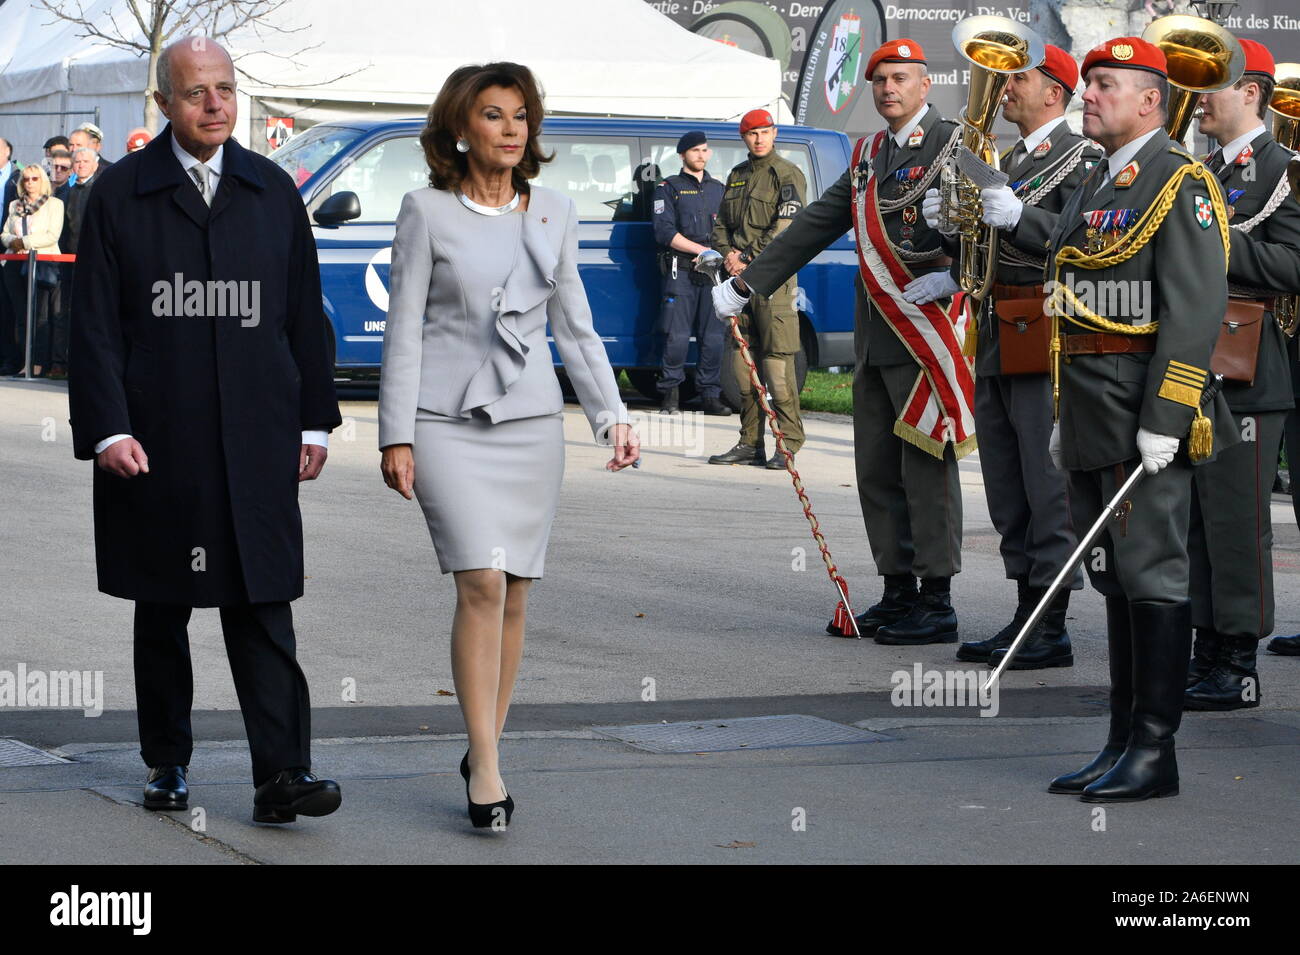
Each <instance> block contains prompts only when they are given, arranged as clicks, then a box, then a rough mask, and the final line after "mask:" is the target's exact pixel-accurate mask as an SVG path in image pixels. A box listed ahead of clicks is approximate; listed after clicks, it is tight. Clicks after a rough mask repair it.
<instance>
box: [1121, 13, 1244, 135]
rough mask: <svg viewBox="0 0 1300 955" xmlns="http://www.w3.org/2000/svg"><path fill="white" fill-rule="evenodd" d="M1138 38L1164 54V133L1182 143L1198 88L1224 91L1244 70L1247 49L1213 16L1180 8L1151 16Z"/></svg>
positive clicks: (1206, 90)
mask: <svg viewBox="0 0 1300 955" xmlns="http://www.w3.org/2000/svg"><path fill="white" fill-rule="evenodd" d="M1142 39H1144V40H1146V41H1147V42H1148V43H1154V44H1155V45H1156V46H1158V47H1160V52H1162V53H1164V55H1165V61H1166V62H1167V64H1168V68H1169V102H1168V103H1166V104H1165V108H1166V110H1167V111H1168V114H1169V119H1168V121H1167V122H1166V123H1165V132H1166V133H1168V134H1169V138H1170V139H1172V140H1174V141H1175V142H1179V143H1181V142H1182V141H1183V139H1184V138H1185V137H1186V136H1187V128H1188V127H1189V126H1191V124H1192V116H1193V114H1194V113H1195V112H1196V107H1197V102H1198V101H1199V100H1200V98H1201V94H1202V93H1217V92H1218V91H1219V90H1225V89H1227V88H1228V87H1229V86H1231V85H1232V84H1233V83H1236V82H1237V80H1239V79H1241V74H1242V73H1244V72H1245V70H1246V54H1245V52H1243V51H1242V49H1241V44H1240V43H1238V42H1237V38H1236V37H1234V36H1233V35H1232V34H1231V33H1229V32H1228V31H1227V30H1225V29H1224V28H1223V27H1221V26H1219V25H1218V24H1217V23H1215V22H1214V21H1213V20H1206V19H1205V18H1203V17H1194V16H1190V15H1188V14H1184V13H1179V14H1174V15H1173V16H1168V17H1160V18H1159V19H1158V20H1152V21H1151V23H1150V25H1149V26H1148V27H1147V28H1146V29H1145V30H1143V31H1142Z"/></svg>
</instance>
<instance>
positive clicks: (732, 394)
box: [721, 349, 808, 411]
mask: <svg viewBox="0 0 1300 955" xmlns="http://www.w3.org/2000/svg"><path fill="white" fill-rule="evenodd" d="M750 354H751V356H752V354H753V353H752V352H751V353H750ZM721 377H722V400H723V401H724V402H725V403H726V404H727V405H728V406H729V407H730V408H731V410H732V411H740V383H739V382H737V381H736V373H735V371H734V366H733V365H732V363H731V352H730V350H728V352H727V355H726V360H725V362H724V365H723V368H722V376H721ZM794 377H795V381H797V382H798V384H799V390H800V391H803V384H804V382H805V381H806V380H807V378H808V355H807V353H806V352H804V350H803V349H800V350H799V354H797V355H795V356H794ZM758 379H759V381H761V382H763V384H764V386H766V385H767V380H766V379H765V378H764V377H763V365H762V363H761V362H759V364H758Z"/></svg>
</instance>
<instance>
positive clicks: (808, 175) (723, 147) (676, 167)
mask: <svg viewBox="0 0 1300 955" xmlns="http://www.w3.org/2000/svg"><path fill="white" fill-rule="evenodd" d="M645 142H646V145H647V147H648V149H649V152H650V161H651V162H652V163H654V164H655V165H656V166H658V167H659V172H660V174H661V177H662V176H671V175H673V174H674V173H676V172H680V171H681V168H682V161H681V159H680V158H679V157H678V155H677V140H675V139H673V140H659V139H647V140H645ZM709 146H710V147H711V148H712V149H713V155H712V156H711V157H710V158H709V166H708V170H709V175H710V176H712V177H713V178H714V179H722V178H723V177H725V176H726V175H727V173H729V172H730V171H731V170H732V169H733V168H734V167H735V166H738V165H739V164H740V163H742V162H744V161H745V157H746V156H748V155H749V150H747V149H746V148H745V144H744V143H743V142H741V141H740V140H739V139H710V140H709ZM776 154H777V155H778V156H780V157H781V158H782V159H788V160H790V162H792V163H794V164H795V165H796V166H798V167H799V171H800V172H802V173H803V177H804V179H805V180H807V182H808V201H809V202H812V201H813V200H814V199H816V198H817V197H818V196H819V195H821V191H820V190H819V189H818V188H817V180H816V179H815V178H814V177H813V174H812V160H811V159H810V158H809V155H808V147H807V146H806V145H804V144H802V143H783V142H781V141H780V140H777V143H776Z"/></svg>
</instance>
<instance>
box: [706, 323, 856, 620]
mask: <svg viewBox="0 0 1300 955" xmlns="http://www.w3.org/2000/svg"><path fill="white" fill-rule="evenodd" d="M730 322H731V337H732V339H734V340H735V342H736V345H737V347H739V348H740V357H741V358H742V359H744V362H745V365H746V366H747V367H748V368H749V383H750V384H751V385H752V386H753V388H754V394H755V395H757V396H758V406H759V407H760V408H762V409H763V413H764V414H766V415H767V420H768V424H769V425H770V426H771V428H772V437H773V438H775V439H776V450H777V453H778V454H781V455H784V456H785V469H786V470H787V471H788V472H789V473H790V480H791V481H792V482H793V483H794V491H795V494H797V495H799V503H800V504H802V505H803V516H804V517H806V518H808V523H809V524H810V525H811V526H812V536H813V540H814V541H816V542H817V549H818V550H820V551H821V555H822V562H823V563H824V564H826V573H827V575H828V576H829V577H830V579H831V583H833V584H834V585H835V589H836V590H837V591H839V595H840V602H839V603H838V604H836V606H835V616H834V618H833V619H832V621H831V625H832V626H833V627H835V629H837V630H839V632H840V633H842V634H843V635H844V636H846V637H854V636H855V637H857V638H858V639H859V640H860V639H862V634H861V633H860V632H859V631H858V622H857V620H855V619H854V617H853V608H852V606H850V604H849V585H848V584H847V583H846V582H845V580H844V578H843V577H842V576H841V575H840V572H839V568H837V567H836V566H835V561H833V560H832V559H831V551H830V548H829V547H827V546H826V538H825V537H823V536H822V532H821V524H820V523H818V521H817V515H816V514H814V513H813V509H812V502H811V501H809V500H808V494H807V492H806V491H804V489H803V481H802V480H801V479H800V477H799V472H798V471H796V470H795V467H794V455H793V454H792V453H791V452H789V451H787V450H786V448H785V432H783V431H782V430H781V429H780V427H779V426H778V425H777V423H776V412H775V411H773V410H772V406H771V405H770V404H768V401H767V389H766V388H764V387H763V384H762V382H760V381H759V379H758V368H757V367H755V365H754V359H753V357H752V356H751V355H750V353H749V345H748V343H746V341H745V336H744V335H742V334H740V323H739V322H738V321H737V320H736V316H735V315H732V316H731V319H730ZM790 386H791V387H792V388H796V387H798V382H791V383H790Z"/></svg>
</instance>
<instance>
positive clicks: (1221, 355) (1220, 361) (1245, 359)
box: [1210, 299, 1265, 385]
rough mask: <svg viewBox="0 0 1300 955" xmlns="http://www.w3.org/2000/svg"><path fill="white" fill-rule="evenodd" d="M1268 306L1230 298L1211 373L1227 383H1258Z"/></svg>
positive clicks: (1220, 329)
mask: <svg viewBox="0 0 1300 955" xmlns="http://www.w3.org/2000/svg"><path fill="white" fill-rule="evenodd" d="M1264 309H1265V304H1264V303H1263V302H1258V301H1253V302H1252V301H1242V300H1238V299H1228V310H1227V312H1226V313H1225V314H1224V316H1223V324H1222V326H1220V328H1219V340H1218V342H1217V343H1216V344H1215V346H1214V355H1213V357H1212V358H1211V359H1210V370H1211V371H1212V372H1214V373H1215V374H1216V375H1222V376H1223V377H1224V378H1225V379H1226V380H1228V381H1242V382H1245V383H1246V384H1248V385H1253V384H1254V383H1255V362H1256V361H1257V360H1258V359H1259V336H1260V334H1261V332H1263V330H1264Z"/></svg>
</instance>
